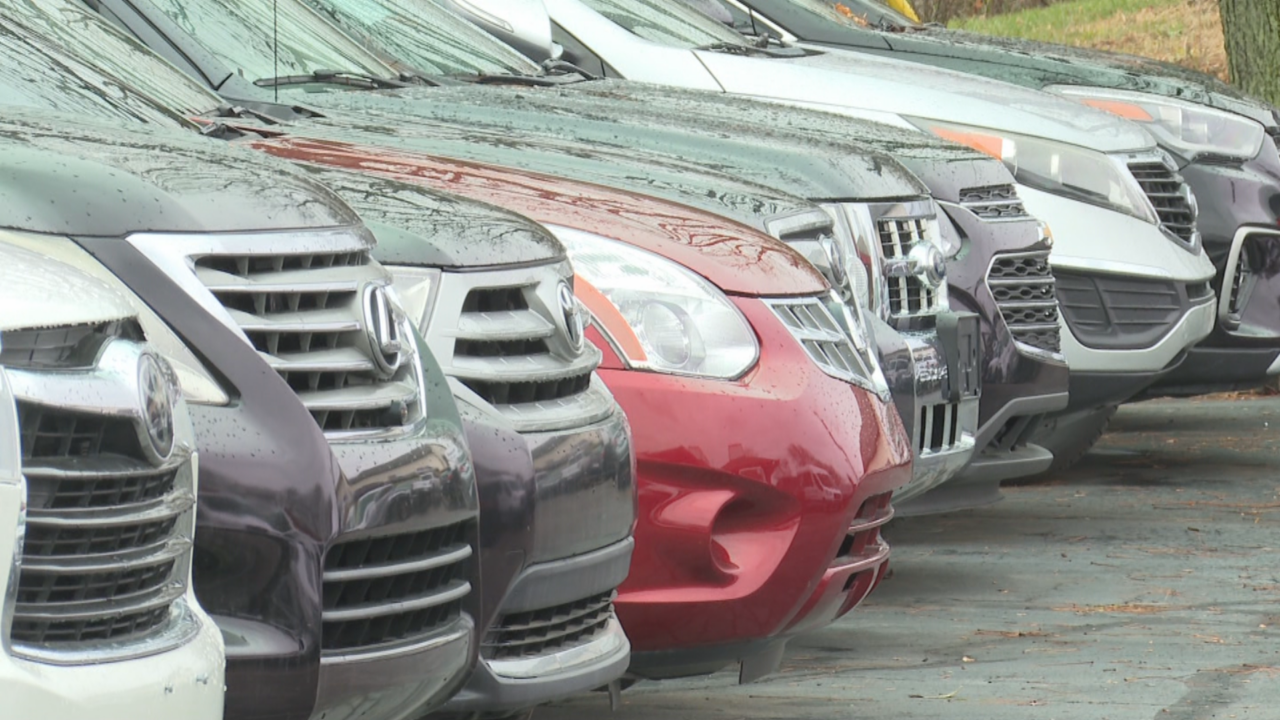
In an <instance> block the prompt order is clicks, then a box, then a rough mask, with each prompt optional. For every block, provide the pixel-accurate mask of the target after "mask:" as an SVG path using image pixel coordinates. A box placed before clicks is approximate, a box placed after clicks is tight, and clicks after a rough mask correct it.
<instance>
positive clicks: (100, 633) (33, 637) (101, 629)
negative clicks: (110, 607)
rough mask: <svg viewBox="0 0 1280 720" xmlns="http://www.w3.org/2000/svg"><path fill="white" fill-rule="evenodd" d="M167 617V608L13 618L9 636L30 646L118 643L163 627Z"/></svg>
mask: <svg viewBox="0 0 1280 720" xmlns="http://www.w3.org/2000/svg"><path fill="white" fill-rule="evenodd" d="M168 618H169V607H168V606H167V605H166V606H164V607H158V608H151V609H149V610H141V611H138V612H131V613H125V614H122V615H111V616H107V617H98V618H93V619H91V620H33V619H27V618H24V617H22V616H17V617H15V618H14V619H13V630H12V633H11V637H12V638H13V641H14V642H18V643H28V644H31V645H53V644H58V643H83V642H94V641H112V642H121V641H124V640H128V639H130V638H132V637H135V636H139V635H143V634H145V633H147V632H148V631H150V630H153V629H155V628H158V627H160V626H162V625H163V624H164V623H165V621H166V620H168Z"/></svg>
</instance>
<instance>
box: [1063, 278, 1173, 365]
mask: <svg viewBox="0 0 1280 720" xmlns="http://www.w3.org/2000/svg"><path fill="white" fill-rule="evenodd" d="M1057 279H1058V300H1059V303H1060V304H1061V306H1062V313H1063V316H1064V317H1065V318H1066V321H1067V325H1068V326H1069V327H1070V328H1071V332H1072V334H1074V335H1075V336H1076V339H1078V340H1079V341H1080V342H1081V343H1082V344H1084V345H1086V346H1088V347H1098V348H1108V349H1133V348H1143V347H1150V346H1151V345H1153V344H1155V342H1156V341H1158V340H1159V339H1160V338H1162V337H1164V336H1165V334H1167V333H1168V332H1169V331H1170V330H1171V329H1172V328H1173V326H1174V325H1175V324H1176V323H1177V322H1178V321H1179V320H1180V319H1181V318H1182V315H1183V313H1184V310H1185V309H1186V308H1187V305H1188V301H1187V296H1186V287H1185V286H1182V285H1179V284H1177V283H1173V282H1169V281H1163V280H1138V279H1134V278H1127V277H1118V276H1105V275H1077V274H1073V273H1059V274H1058V278H1057Z"/></svg>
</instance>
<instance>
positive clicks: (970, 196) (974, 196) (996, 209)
mask: <svg viewBox="0 0 1280 720" xmlns="http://www.w3.org/2000/svg"><path fill="white" fill-rule="evenodd" d="M960 205H961V206H963V207H964V208H966V209H968V210H969V211H970V212H972V213H973V214H974V215H977V216H978V217H980V218H982V219H983V220H1022V219H1025V218H1026V217H1027V208H1026V207H1024V206H1023V204H1022V200H1021V199H1019V198H1018V191H1017V189H1016V188H1014V186H1012V185H988V186H986V187H977V188H965V189H964V190H961V191H960Z"/></svg>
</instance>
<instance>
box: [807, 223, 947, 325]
mask: <svg viewBox="0 0 1280 720" xmlns="http://www.w3.org/2000/svg"><path fill="white" fill-rule="evenodd" d="M824 207H825V208H827V210H828V212H833V213H835V212H839V213H840V214H841V215H842V216H843V217H844V219H845V221H846V222H847V223H848V225H849V227H850V230H851V232H852V235H853V242H854V246H855V247H854V252H855V253H856V255H857V257H858V259H859V260H860V261H861V262H862V264H863V266H864V267H865V268H866V269H867V271H868V274H869V275H870V281H871V282H870V285H871V287H870V292H869V294H870V296H871V303H870V308H869V309H870V310H871V311H872V312H875V313H877V314H878V315H879V316H880V317H881V318H882V319H884V320H887V321H889V322H891V323H894V322H897V321H904V320H910V319H911V318H918V317H932V316H934V315H937V314H938V313H940V312H945V311H946V310H948V309H949V308H950V307H951V304H950V301H949V299H948V286H947V283H946V281H945V280H942V279H940V280H939V282H937V283H929V284H930V287H929V288H928V292H929V293H930V294H931V295H932V297H930V298H929V302H928V307H927V308H925V309H922V310H918V311H913V312H898V313H891V311H890V309H891V307H892V306H891V303H890V295H891V293H893V292H894V291H895V288H896V291H897V292H899V293H902V294H903V295H904V299H905V293H906V292H907V287H906V285H907V278H908V277H916V273H915V272H914V269H913V267H912V266H911V263H910V262H909V261H908V256H909V255H910V253H911V251H912V250H913V249H914V248H915V247H917V246H924V247H927V246H930V245H932V246H933V247H935V248H937V249H938V250H939V251H941V249H942V246H941V243H942V233H941V230H940V228H939V221H938V213H939V212H941V209H940V208H939V207H938V204H937V203H936V202H934V201H933V200H932V199H920V200H906V201H902V202H872V203H852V202H842V203H828V204H826V205H824ZM905 220H923V221H924V227H923V229H922V231H921V233H920V235H919V236H918V237H913V238H912V240H911V242H910V243H907V244H905V245H902V244H897V245H895V247H898V248H899V249H900V250H901V252H900V253H898V254H899V255H900V257H894V258H889V257H886V256H885V249H884V246H883V243H882V242H881V239H880V223H882V222H890V221H905ZM895 237H897V236H896V225H895ZM926 282H927V281H926V280H924V279H922V280H921V283H922V284H923V283H926Z"/></svg>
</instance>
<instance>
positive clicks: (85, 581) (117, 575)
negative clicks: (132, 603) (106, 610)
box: [18, 560, 173, 603]
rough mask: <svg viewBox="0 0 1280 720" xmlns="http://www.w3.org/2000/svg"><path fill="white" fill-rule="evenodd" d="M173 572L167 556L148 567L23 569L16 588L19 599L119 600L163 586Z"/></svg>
mask: <svg viewBox="0 0 1280 720" xmlns="http://www.w3.org/2000/svg"><path fill="white" fill-rule="evenodd" d="M172 572H173V561H172V560H170V561H168V562H165V563H161V564H159V565H152V566H150V567H135V568H129V569H127V570H120V571H117V572H103V573H89V574H82V575H61V574H55V573H42V572H38V571H37V572H33V571H30V570H26V571H23V573H22V585H21V586H20V587H19V588H18V602H20V603H51V602H55V603H69V602H89V601H93V600H123V599H126V598H128V597H129V596H134V595H141V594H145V593H147V592H150V591H154V590H156V589H159V588H160V587H163V586H164V585H165V584H166V583H167V582H168V580H169V574H170V573H172Z"/></svg>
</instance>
